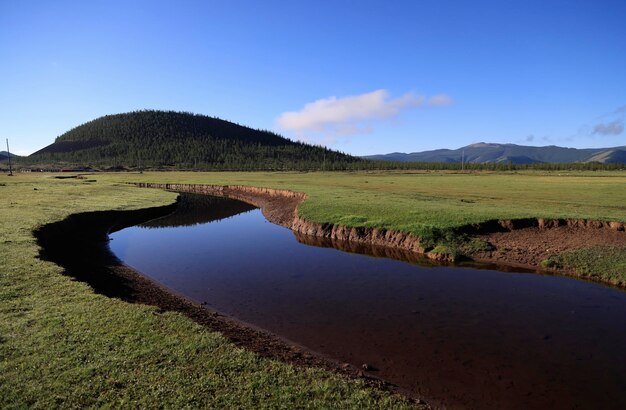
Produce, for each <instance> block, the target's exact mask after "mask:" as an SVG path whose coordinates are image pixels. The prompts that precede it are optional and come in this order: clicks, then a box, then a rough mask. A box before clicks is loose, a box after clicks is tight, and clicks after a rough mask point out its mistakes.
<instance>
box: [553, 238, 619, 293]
mask: <svg viewBox="0 0 626 410" xmlns="http://www.w3.org/2000/svg"><path fill="white" fill-rule="evenodd" d="M541 265H542V266H543V267H544V268H552V269H567V270H573V271H574V272H575V273H576V274H577V275H578V276H581V277H583V278H590V279H596V280H601V281H603V282H608V283H612V284H614V285H618V286H624V285H626V248H619V247H614V246H595V247H592V248H588V249H576V250H571V251H566V252H562V253H560V254H558V255H555V256H551V257H550V258H548V259H546V260H544V261H542V263H541Z"/></svg>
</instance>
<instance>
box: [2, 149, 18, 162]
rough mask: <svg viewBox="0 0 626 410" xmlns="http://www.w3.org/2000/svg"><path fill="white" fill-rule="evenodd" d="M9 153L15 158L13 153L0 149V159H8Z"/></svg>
mask: <svg viewBox="0 0 626 410" xmlns="http://www.w3.org/2000/svg"><path fill="white" fill-rule="evenodd" d="M9 155H11V158H17V155H15V154H9V153H8V152H6V151H0V161H4V160H6V159H8V158H9Z"/></svg>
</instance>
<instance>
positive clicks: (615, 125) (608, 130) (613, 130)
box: [592, 120, 624, 135]
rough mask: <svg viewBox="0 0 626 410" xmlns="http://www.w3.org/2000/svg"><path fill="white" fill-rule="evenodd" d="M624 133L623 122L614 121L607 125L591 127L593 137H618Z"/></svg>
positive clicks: (601, 124)
mask: <svg viewBox="0 0 626 410" xmlns="http://www.w3.org/2000/svg"><path fill="white" fill-rule="evenodd" d="M622 132H624V121H622V120H615V121H611V122H607V123H600V124H596V125H595V126H594V127H593V132H592V134H594V135H596V134H597V135H619V134H621V133H622Z"/></svg>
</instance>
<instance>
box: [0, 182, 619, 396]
mask: <svg viewBox="0 0 626 410" xmlns="http://www.w3.org/2000/svg"><path fill="white" fill-rule="evenodd" d="M87 178H88V179H85V180H79V179H63V180H59V179H54V178H53V177H52V176H51V175H36V174H30V175H29V174H17V175H16V176H14V177H7V176H4V175H2V176H0V220H1V221H2V224H1V225H0V407H2V408H23V407H33V408H49V407H57V406H63V407H85V406H103V405H110V406H113V407H121V406H124V407H222V408H241V407H254V408H256V407H272V408H275V407H281V408H305V407H306V408H327V407H342V408H362V407H364V408H402V407H406V406H408V403H407V402H406V401H404V400H403V399H402V398H399V397H397V396H394V395H391V394H389V393H385V392H380V391H377V390H374V389H371V388H368V387H366V386H364V385H363V384H362V383H360V382H358V381H351V380H346V379H344V378H342V377H340V376H337V375H334V374H331V373H329V372H326V371H322V370H319V369H302V368H295V367H293V366H291V365H288V364H284V363H280V362H277V361H274V360H268V359H264V358H260V357H258V356H257V355H255V354H253V353H250V352H247V351H244V350H242V349H239V348H237V347H235V346H234V345H233V344H231V343H230V342H228V341H227V340H226V339H225V338H223V337H222V336H220V335H219V334H216V333H212V332H209V331H207V330H206V329H204V328H202V327H200V326H199V325H196V324H195V323H194V322H192V321H191V320H190V319H188V318H186V317H183V316H181V315H179V314H174V313H163V314H157V309H155V308H153V307H149V306H142V305H132V304H128V303H125V302H122V301H119V300H116V299H110V298H107V297H105V296H101V295H97V294H95V293H93V292H92V290H91V289H90V288H89V286H87V285H85V284H83V283H79V282H76V281H73V280H71V279H70V278H68V277H65V276H63V275H61V272H62V269H61V268H60V267H58V266H55V265H54V264H52V263H48V262H43V261H41V260H39V259H38V258H37V255H38V248H37V245H36V243H35V240H34V238H33V235H32V231H33V229H35V228H37V227H38V226H41V225H42V224H46V223H49V222H53V221H58V220H61V219H63V218H65V217H66V216H68V215H69V214H72V213H77V212H83V211H93V210H108V209H118V210H121V209H139V208H143V207H149V206H156V205H163V204H167V203H171V202H172V201H173V200H174V198H175V194H173V193H169V192H164V191H161V190H155V189H137V188H135V187H132V186H130V185H128V184H126V183H127V182H154V183H197V184H243V185H254V186H264V187H273V188H283V189H291V190H295V191H301V192H305V193H307V195H308V200H307V201H306V202H304V203H303V204H302V205H301V207H300V214H301V215H302V216H304V217H305V218H308V219H310V220H312V221H316V222H334V223H340V224H344V225H349V226H354V227H360V226H363V227H383V228H392V229H398V230H402V231H406V232H411V233H414V234H417V235H428V234H429V233H432V232H433V231H437V230H440V231H446V230H449V229H452V228H454V227H457V226H460V225H465V224H468V223H476V222H482V221H486V220H490V219H512V218H525V217H546V218H590V219H603V220H620V221H625V220H626V189H625V188H626V172H590V173H561V174H555V173H542V172H528V173H474V174H460V173H450V172H442V173H425V172H421V173H420V172H412V173H401V172H371V173H365V172H359V173H295V172H294V173H193V172H188V173H149V172H147V173H143V174H138V173H134V174H130V173H129V174H124V173H120V174H93V175H89V176H88V177H87ZM90 181H93V182H90ZM611 252H618V254H619V255H622V256H619V255H618V256H619V257H618V258H617V259H618V260H619V261H622V262H620V263H622V264H623V261H624V260H625V259H624V258H623V254H624V251H623V250H612V251H611ZM611 255H614V254H613V253H611ZM620 258H621V259H620ZM579 259H585V258H577V257H570V258H569V259H563V260H560V261H559V262H560V263H564V264H566V263H573V264H575V263H577V262H576V261H577V260H579ZM625 274H626V272H625Z"/></svg>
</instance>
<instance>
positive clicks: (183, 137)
mask: <svg viewBox="0 0 626 410" xmlns="http://www.w3.org/2000/svg"><path fill="white" fill-rule="evenodd" d="M28 160H29V162H32V163H50V164H60V163H65V164H71V165H74V166H92V167H111V166H118V167H119V166H122V167H130V168H139V167H141V168H145V167H161V166H170V167H176V168H189V169H191V168H193V169H227V170H253V169H320V168H322V167H325V168H326V169H329V170H330V169H344V168H347V167H349V166H350V164H353V163H355V162H361V161H363V160H362V159H359V158H356V157H352V156H350V155H346V154H343V153H340V152H337V151H332V150H329V149H327V148H323V147H318V146H313V145H309V144H305V143H300V142H294V141H291V140H289V139H286V138H283V137H281V136H280V135H277V134H275V133H272V132H269V131H261V130H255V129H252V128H248V127H244V126H241V125H238V124H235V123H232V122H229V121H224V120H221V119H219V118H213V117H208V116H205V115H198V114H190V113H183V112H173V111H135V112H131V113H126V114H115V115H107V116H104V117H100V118H98V119H95V120H93V121H90V122H87V123H85V124H82V125H80V126H78V127H76V128H74V129H72V130H70V131H68V132H66V133H65V134H63V135H61V136H60V137H58V138H57V139H56V140H55V142H54V143H53V144H51V145H49V146H47V147H45V148H43V149H41V150H39V151H37V152H35V153H34V154H32V155H30V156H29V157H28Z"/></svg>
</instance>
